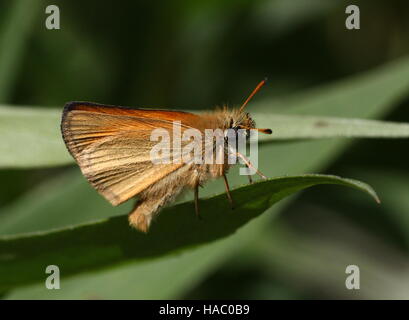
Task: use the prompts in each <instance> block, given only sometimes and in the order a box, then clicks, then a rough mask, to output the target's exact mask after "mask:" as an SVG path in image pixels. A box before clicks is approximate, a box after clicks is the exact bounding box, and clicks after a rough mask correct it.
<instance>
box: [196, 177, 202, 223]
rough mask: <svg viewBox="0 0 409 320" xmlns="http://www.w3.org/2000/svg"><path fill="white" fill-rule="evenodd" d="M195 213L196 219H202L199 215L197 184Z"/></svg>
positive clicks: (197, 186) (197, 189) (197, 188)
mask: <svg viewBox="0 0 409 320" xmlns="http://www.w3.org/2000/svg"><path fill="white" fill-rule="evenodd" d="M195 212H196V217H197V218H198V219H202V217H201V215H200V213H199V184H197V185H196V186H195Z"/></svg>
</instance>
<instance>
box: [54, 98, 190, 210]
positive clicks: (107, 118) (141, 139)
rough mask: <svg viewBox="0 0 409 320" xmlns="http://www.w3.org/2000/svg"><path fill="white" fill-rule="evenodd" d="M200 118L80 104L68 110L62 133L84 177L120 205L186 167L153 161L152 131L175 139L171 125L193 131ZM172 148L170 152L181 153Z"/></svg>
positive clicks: (67, 108)
mask: <svg viewBox="0 0 409 320" xmlns="http://www.w3.org/2000/svg"><path fill="white" fill-rule="evenodd" d="M197 118H198V117H197V116H196V115H194V114H191V113H187V112H178V111H162V110H143V109H126V108H120V107H111V106H105V105H99V104H91V103H80V102H78V103H70V104H68V105H67V106H66V107H65V109H64V114H63V120H62V124H61V129H62V134H63V137H64V141H65V143H66V145H67V147H68V149H69V151H70V152H71V154H72V155H73V157H74V158H75V159H76V161H77V162H78V164H79V166H80V168H81V171H82V172H83V174H84V175H85V177H86V178H87V179H88V180H89V182H90V183H91V184H92V185H93V186H94V187H95V188H96V189H97V190H98V192H99V193H101V194H102V195H103V196H104V197H105V198H106V199H107V200H108V201H110V202H111V203H112V204H113V205H118V204H120V203H122V202H124V201H126V200H128V199H129V198H131V197H133V196H135V195H137V194H138V193H140V192H141V191H143V190H144V189H146V188H147V187H149V186H150V185H152V184H153V183H155V182H157V181H158V180H160V179H162V178H164V177H165V176H167V175H168V174H170V173H171V172H173V171H175V170H177V169H178V168H180V167H182V166H183V163H168V162H167V161H161V159H152V158H151V150H152V147H153V146H154V145H155V144H156V143H157V141H151V139H150V137H151V133H152V130H154V129H156V128H162V129H165V130H168V132H169V134H170V136H172V129H173V121H180V122H181V125H182V130H183V129H186V128H191V127H193V126H194V125H195V123H196V121H197ZM182 145H183V144H182ZM172 146H173V144H170V150H169V151H170V152H180V150H174V149H172ZM152 160H156V161H155V163H153V161H152ZM165 160H166V159H165ZM163 162H164V163H163Z"/></svg>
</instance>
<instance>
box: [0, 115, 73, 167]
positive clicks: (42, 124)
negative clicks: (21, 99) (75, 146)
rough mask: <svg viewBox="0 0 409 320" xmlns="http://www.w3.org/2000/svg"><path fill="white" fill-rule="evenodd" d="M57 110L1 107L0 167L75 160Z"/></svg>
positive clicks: (60, 163)
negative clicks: (62, 132)
mask: <svg viewBox="0 0 409 320" xmlns="http://www.w3.org/2000/svg"><path fill="white" fill-rule="evenodd" d="M60 119H61V115H60V112H59V111H57V110H49V109H39V108H23V107H1V108H0V167H6V168H13V167H14V168H19V167H20V168H22V167H40V166H55V165H63V164H67V163H71V162H72V161H73V160H72V158H71V156H70V154H69V153H68V151H67V150H66V148H65V145H64V141H63V140H62V137H61V133H60V127H59V123H60Z"/></svg>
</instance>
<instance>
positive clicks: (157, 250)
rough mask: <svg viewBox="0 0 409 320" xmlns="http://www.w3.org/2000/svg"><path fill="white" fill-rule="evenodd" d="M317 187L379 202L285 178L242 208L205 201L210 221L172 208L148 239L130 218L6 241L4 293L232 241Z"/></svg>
mask: <svg viewBox="0 0 409 320" xmlns="http://www.w3.org/2000/svg"><path fill="white" fill-rule="evenodd" d="M317 184H338V185H343V186H348V187H352V188H355V189H358V190H361V191H364V192H366V193H368V194H369V195H371V196H372V197H373V198H374V199H375V200H376V201H378V202H379V200H378V197H377V195H376V193H375V192H374V191H373V190H372V188H371V187H370V186H368V185H366V184H365V183H362V182H359V181H355V180H350V179H342V178H340V177H336V176H329V175H302V176H293V177H280V178H275V179H270V180H268V181H265V182H260V183H255V184H253V185H248V186H244V187H241V188H239V189H236V190H234V191H233V192H232V195H233V197H234V199H235V203H236V209H235V210H229V203H228V202H227V201H226V196H225V195H224V194H222V195H218V196H216V197H213V198H210V199H204V200H201V201H200V207H201V210H202V211H203V212H204V213H205V218H204V220H198V219H197V218H196V217H195V216H194V214H193V212H194V208H193V203H192V202H187V203H182V204H179V205H176V206H173V207H169V208H166V209H165V210H163V212H162V213H161V215H160V218H159V219H158V221H157V222H156V223H154V224H153V226H152V228H151V230H150V231H149V233H148V234H147V235H145V234H142V233H139V232H137V231H135V230H132V229H131V228H130V227H129V225H128V222H127V217H126V216H119V217H114V218H110V219H106V220H104V221H100V222H95V223H90V224H86V225H81V226H76V227H72V228H68V229H64V230H57V231H51V232H50V231H49V232H38V233H34V234H27V235H19V236H9V237H7V236H3V237H2V238H0V252H1V255H0V260H1V265H0V284H1V287H0V289H1V290H5V289H9V288H12V287H14V286H18V285H23V284H27V283H30V282H33V281H40V280H41V279H43V278H44V270H45V267H46V266H47V265H49V264H55V265H57V266H61V268H63V271H62V272H63V275H64V276H68V275H72V274H76V273H80V272H83V271H90V270H93V269H100V268H103V267H107V266H112V265H116V264H120V263H124V262H129V261H132V260H143V259H150V258H154V257H157V256H162V255H165V254H169V253H174V252H178V251H180V250H182V249H187V248H191V247H193V246H197V245H200V244H205V243H208V242H211V241H214V240H217V239H220V238H224V237H227V236H229V235H231V234H233V233H234V232H236V230H237V229H239V228H240V227H242V226H243V225H245V224H246V223H247V222H249V221H250V220H252V219H254V218H255V217H257V216H258V215H260V214H261V213H263V212H264V211H265V210H267V209H268V208H270V207H271V206H272V205H273V204H275V203H276V202H278V201H279V200H281V199H283V198H285V197H287V196H289V195H291V194H293V193H295V192H297V191H299V190H302V189H305V188H308V187H311V186H314V185H317Z"/></svg>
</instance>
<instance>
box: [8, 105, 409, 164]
mask: <svg viewBox="0 0 409 320" xmlns="http://www.w3.org/2000/svg"><path fill="white" fill-rule="evenodd" d="M252 115H253V117H254V119H256V121H257V124H258V126H259V127H269V128H273V134H272V135H265V134H260V135H259V138H260V140H261V141H265V142H267V141H274V140H290V139H291V140H295V139H317V138H337V137H338V138H339V137H348V138H408V137H409V124H407V123H394V122H387V121H376V120H363V119H348V118H335V117H317V116H314V117H312V116H297V115H282V114H267V113H266V114H263V113H260V112H254V113H253V114H252ZM59 121H60V115H59V112H58V111H56V110H49V109H38V108H35V109H34V108H21V107H19V108H12V107H1V108H0V137H1V141H0V152H1V154H2V157H1V158H0V166H3V167H37V166H55V165H64V164H68V163H72V162H73V159H72V158H71V157H70V155H69V154H68V152H67V150H66V149H65V146H64V144H63V141H62V138H61V134H60V130H59V127H58V125H57V124H58V123H59ZM16 145H24V146H25V147H24V148H16Z"/></svg>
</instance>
